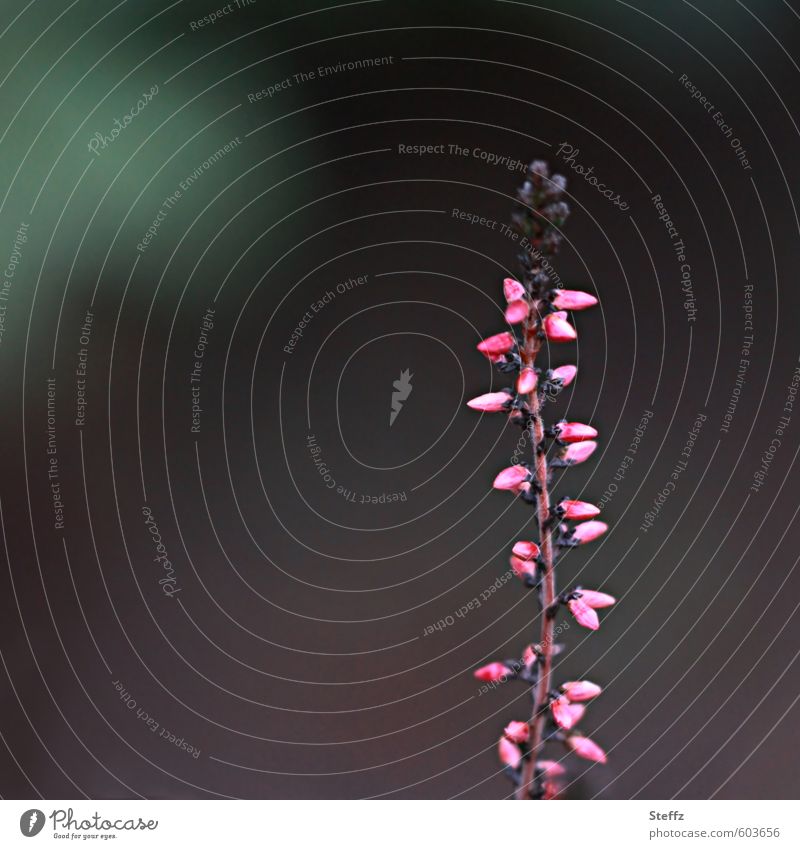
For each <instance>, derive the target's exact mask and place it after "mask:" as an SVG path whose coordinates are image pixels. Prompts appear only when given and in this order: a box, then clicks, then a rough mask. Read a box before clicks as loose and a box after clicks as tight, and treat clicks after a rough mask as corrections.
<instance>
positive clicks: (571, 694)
mask: <svg viewBox="0 0 800 849" xmlns="http://www.w3.org/2000/svg"><path fill="white" fill-rule="evenodd" d="M561 692H562V693H564V695H565V696H566V697H567V698H568V699H569V700H570V701H571V702H585V701H587V700H588V699H593V698H594V697H595V696H599V695H600V693H602V692H603V688H602V687H599V686H598V685H597V684H593V683H592V682H591V681H566V682H565V683H564V684H562V685H561Z"/></svg>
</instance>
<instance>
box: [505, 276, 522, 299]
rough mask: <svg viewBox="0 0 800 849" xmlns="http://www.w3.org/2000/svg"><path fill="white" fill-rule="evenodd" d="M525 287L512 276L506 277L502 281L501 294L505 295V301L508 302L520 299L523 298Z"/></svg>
mask: <svg viewBox="0 0 800 849" xmlns="http://www.w3.org/2000/svg"><path fill="white" fill-rule="evenodd" d="M525 294H526V293H525V287H524V286H523V285H522V283H520V282H519V280H515V279H514V278H513V277H506V279H505V280H504V281H503V295H504V296H505V299H506V303H508V304H510V303H511V302H512V301H522V300H524V299H525Z"/></svg>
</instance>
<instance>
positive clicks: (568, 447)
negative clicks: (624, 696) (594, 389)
mask: <svg viewBox="0 0 800 849" xmlns="http://www.w3.org/2000/svg"><path fill="white" fill-rule="evenodd" d="M565 185H566V181H565V180H564V178H563V177H561V176H559V175H557V174H556V175H554V176H553V177H552V178H551V177H550V175H549V170H548V168H547V165H546V163H544V162H538V161H537V162H532V163H531V165H530V166H529V168H528V170H527V173H526V180H525V183H524V184H523V186H522V187H521V188H520V189H519V191H518V192H517V197H518V200H519V203H518V206H517V209H516V210H515V212H514V214H513V216H512V222H513V227H514V229H515V230H516V234H517V244H518V245H519V247H520V249H521V250H520V254H519V263H520V268H521V271H522V274H521V276H520V279H519V280H515V279H513V278H511V277H507V278H506V279H505V280H504V281H503V294H504V296H505V299H506V304H507V306H506V310H505V319H506V322H507V324H508V325H509V326H510V327H511V329H512V331H513V332H511V331H508V330H506V331H504V332H502V333H496V334H495V335H493V336H489V337H488V338H486V339H484V340H482V341H481V342H480V344H479V345H478V350H479V351H480V352H481V353H482V354H483V355H484V356H486V357H487V358H488V359H489V360H490V361H491V362H493V363H494V364H495V365H496V366H497V368H498V369H499V370H500V371H501V372H502V373H504V374H514V373H517V378H516V382H515V386H514V387H513V388H511V387H509V388H505V389H503V390H501V391H499V392H498V391H495V392H489V393H485V394H483V395H480V396H478V397H477V398H473V399H472V400H471V401H469V402H468V406H469V407H471V408H472V409H473V410H478V411H480V412H482V413H500V412H503V413H506V414H507V415H508V420H509V421H510V422H511V423H512V424H515V425H519V426H520V427H522V428H524V429H525V430H526V431H527V433H528V435H529V438H530V442H531V454H532V456H531V458H530V460H529V461H520V462H517V463H516V464H515V465H513V466H509V467H508V468H506V469H503V470H502V471H501V472H500V473H499V474H498V475H497V476H496V477H495V479H494V484H493V485H494V488H495V489H498V490H503V491H506V492H512V493H514V494H515V495H517V496H518V497H519V498H520V499H521V500H522V501H523V502H525V503H526V504H528V505H531V506H533V507H534V509H535V512H536V524H537V529H538V532H539V534H538V535H539V542H538V543H536V542H534V541H533V540H530V539H523V540H518V541H517V542H516V543H515V544H514V546H513V548H512V556H511V559H510V563H511V569H512V571H513V572H514V574H515V575H516V576H517V577H518V578H520V580H521V581H522V582H523V583H524V585H525V586H526V587H528V588H529V589H533V588H536V595H537V596H538V600H539V611H540V615H541V630H540V634H539V641H538V643H534V644H533V645H529V646H527V647H526V648H525V650H524V651H523V653H522V658H521V659H520V660H506V661H504V662H503V663H499V662H494V663H490V664H488V665H486V666H482V667H481V668H480V669H476V670H475V677H476V678H478V679H479V680H481V681H491V682H497V683H499V682H501V681H506V680H509V679H516V680H518V681H520V682H523V683H525V684H526V685H527V686H528V687H529V688H530V691H531V698H532V701H533V706H532V709H531V716H530V719H529V720H528V721H527V722H521V721H514V722H510V723H509V724H508V725H507V726H506V728H505V730H504V732H503V736H502V737H501V738H500V741H499V743H498V755H499V757H500V761H501V763H502V764H503V766H504V767H505V770H506V774H507V775H508V776H509V778H511V780H512V781H513V782H514V785H515V792H514V795H515V797H516V798H517V799H554V798H556V797H557V796H558V794H559V793H560V791H561V787H560V784H559V781H558V779H559V777H560V776H561V775H563V773H564V768H563V767H562V766H561V765H560V764H559V763H557V762H555V761H552V760H549V761H548V760H543V759H541V755H542V754H543V749H544V748H545V745H546V744H547V743H550V742H551V741H552V742H561V743H563V744H564V745H565V746H566V747H567V749H568V750H569V751H571V752H573V753H574V754H576V755H577V756H578V757H581V758H584V759H586V760H590V761H594V762H597V763H605V758H606V756H605V752H603V750H602V749H601V748H600V747H599V746H598V745H597V744H596V743H595V742H594V741H592V740H590V739H589V738H588V737H584V736H583V734H581V733H580V731H578V730H577V729H575V728H574V726H575V724H576V723H577V722H579V721H580V720H581V718H582V717H583V714H584V712H585V709H586V708H585V705H583V704H580V702H583V701H586V700H587V699H591V698H594V697H595V696H596V695H599V693H600V691H601V688H600V687H598V686H597V685H596V684H593V683H592V682H591V681H570V682H566V683H564V684H562V686H561V688H560V690H556V689H555V687H554V686H553V682H552V670H553V656H554V654H555V653H556V651H557V649H558V648H560V647H557V646H556V645H555V644H554V642H553V638H554V636H555V634H554V632H555V628H554V624H555V623H554V618H555V614H556V611H557V610H558V608H559V606H560V605H564V606H565V607H566V608H567V609H568V610H569V612H570V613H571V614H572V615H573V616H574V618H575V621H576V622H577V623H578V624H579V625H581V626H582V627H584V628H588V629H590V630H592V631H596V630H597V629H598V628H599V627H600V620H599V617H598V615H597V612H596V611H597V609H601V608H604V607H609V606H610V605H612V604H614V598H613V597H612V596H610V595H607V594H606V593H602V592H597V591H595V590H584V589H583V588H581V587H573V588H572V589H570V590H567V591H561V592H560V593H559V592H557V587H556V569H555V566H556V559H557V558H558V556H559V555H560V553H561V552H562V551H563V550H564V549H567V548H571V547H573V546H576V545H583V544H584V543H588V542H591V541H592V540H594V539H597V538H598V537H599V536H601V535H602V534H603V533H604V532H605V531H606V529H607V526H606V524H605V523H604V522H600V521H597V520H595V519H594V518H593V517H595V516H597V515H598V514H599V513H600V510H599V508H597V507H595V505H594V504H590V503H588V502H586V501H576V500H574V499H572V498H564V499H562V500H561V501H559V502H558V503H556V500H555V499H552V493H551V484H552V482H551V480H550V471H551V469H554V468H564V467H568V466H574V465H576V464H577V463H583V462H585V461H586V460H587V459H588V458H589V457H590V456H591V455H592V453H593V452H594V450H595V448H596V447H597V443H596V442H595V441H594V439H595V437H596V436H597V431H596V430H595V429H594V428H593V427H591V426H590V425H588V424H583V423H581V422H567V421H558V422H554V423H551V424H550V425H549V426H546V425H545V423H544V420H543V406H544V402H545V400H551V399H552V398H554V397H555V396H557V395H558V393H559V392H560V391H561V390H562V389H563V388H564V387H566V386H569V384H571V383H572V381H573V380H574V378H575V373H576V368H575V366H571V365H562V366H559V367H558V368H555V369H549V368H547V367H546V366H544V367H543V366H541V365H540V366H537V364H536V360H537V357H538V355H539V354H540V353H541V348H542V345H543V344H544V342H545V340H547V341H548V342H553V343H560V342H567V343H568V342H572V341H574V340H575V339H576V338H577V331H576V329H575V327H574V326H573V325H572V324H571V323H570V321H569V316H568V313H567V311H568V310H572V311H575V310H584V309H587V308H589V307H591V306H594V304H596V303H597V298H595V297H594V295H591V294H589V293H588V292H582V291H578V290H573V289H563V288H561V285H560V282H559V280H558V277H557V275H555V273H554V270H553V267H552V265H551V264H550V261H549V259H548V257H551V256H554V255H555V254H556V253H558V249H559V246H560V244H561V227H562V225H563V224H564V221H565V220H566V218H567V216H568V215H569V206H568V205H567V204H566V203H565V202H564V200H563V195H564V189H565ZM518 325H521V327H520V329H519V330H515V329H514V328H515V326H518ZM548 447H549V456H548ZM584 519H588V520H589V521H583V520H584ZM575 520H578V521H580V524H578V525H574V526H570V525H569V524H568V522H569V521H575Z"/></svg>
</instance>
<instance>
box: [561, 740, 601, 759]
mask: <svg viewBox="0 0 800 849" xmlns="http://www.w3.org/2000/svg"><path fill="white" fill-rule="evenodd" d="M567 745H568V746H569V747H570V749H572V751H573V752H575V754H576V755H577V756H578V757H579V758H586V760H587V761H595V762H596V763H599V764H604V763H605V762H606V753H605V752H604V751H603V750H602V749H601V748H600V747H599V746H598V745H597V743H595V742H594V741H593V740H590V739H589V738H588V737H584V736H583V735H582V734H571V735H570V736H569V737H567Z"/></svg>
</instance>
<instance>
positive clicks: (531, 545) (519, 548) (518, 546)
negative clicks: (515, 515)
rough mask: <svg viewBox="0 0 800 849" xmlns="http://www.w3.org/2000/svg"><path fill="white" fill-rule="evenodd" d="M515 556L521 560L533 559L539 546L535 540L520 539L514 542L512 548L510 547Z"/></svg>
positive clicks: (536, 555) (537, 552)
mask: <svg viewBox="0 0 800 849" xmlns="http://www.w3.org/2000/svg"><path fill="white" fill-rule="evenodd" d="M511 550H512V551H513V552H514V554H516V555H517V557H520V558H522V560H533V559H534V558H536V557H538V556H539V546H538V545H536V543H535V542H529V541H528V540H524V539H521V540H519V542H515V543H514V548H512V549H511Z"/></svg>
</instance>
